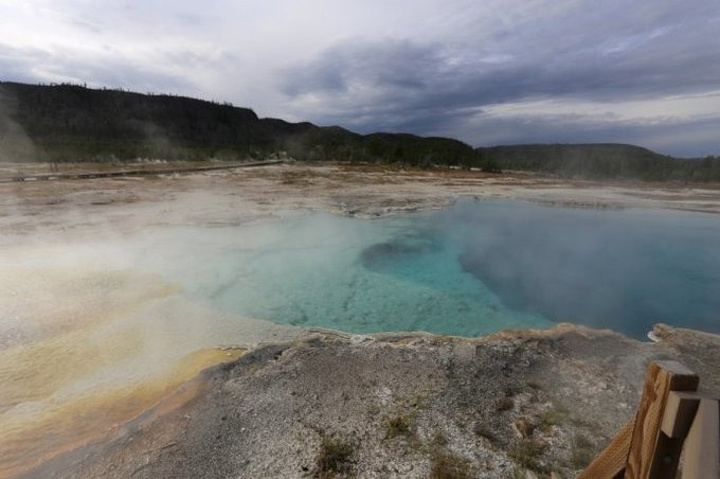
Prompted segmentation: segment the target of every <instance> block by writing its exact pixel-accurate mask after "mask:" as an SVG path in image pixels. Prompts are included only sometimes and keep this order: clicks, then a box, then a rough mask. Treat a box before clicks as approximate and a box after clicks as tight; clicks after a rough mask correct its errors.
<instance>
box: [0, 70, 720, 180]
mask: <svg viewBox="0 0 720 479" xmlns="http://www.w3.org/2000/svg"><path fill="white" fill-rule="evenodd" d="M281 151H284V152H286V153H287V154H288V155H289V156H291V157H293V158H296V159H300V160H311V161H349V162H378V163H401V164H406V165H413V166H421V167H432V166H436V165H440V166H450V165H454V166H461V167H465V168H472V167H475V168H480V169H482V170H484V171H490V172H500V171H503V170H522V171H533V172H539V173H542V174H546V175H554V176H563V177H578V178H600V179H638V180H658V181H666V180H680V181H710V180H712V181H720V158H714V157H708V158H706V159H703V160H683V159H677V158H671V157H669V156H664V155H660V154H657V153H654V152H652V151H650V150H647V149H644V148H641V147H638V146H632V145H616V144H587V145H513V146H495V147H488V148H477V149H473V148H472V147H470V146H469V145H467V144H465V143H463V142H461V141H458V140H454V139H450V138H424V137H419V136H416V135H410V134H398V133H373V134H369V135H359V134H357V133H353V132H351V131H348V130H346V129H344V128H341V127H338V126H331V127H319V126H316V125H313V124H312V123H307V122H303V123H289V122H286V121H284V120H280V119H274V118H263V119H261V118H258V116H257V115H256V114H255V112H254V111H252V110H251V109H248V108H239V107H235V106H233V105H230V104H227V103H224V104H220V103H216V102H208V101H203V100H197V99H193V98H187V97H181V96H172V95H146V94H140V93H133V92H127V91H122V90H108V89H100V90H98V89H90V88H86V87H84V86H80V85H69V84H61V85H27V84H22V83H12V82H0V161H108V160H131V159H136V158H163V159H179V160H190V159H192V160H204V159H210V158H215V159H221V160H238V159H251V158H262V157H266V156H267V155H270V154H273V153H278V152H281Z"/></svg>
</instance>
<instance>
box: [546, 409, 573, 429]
mask: <svg viewBox="0 0 720 479" xmlns="http://www.w3.org/2000/svg"><path fill="white" fill-rule="evenodd" d="M538 419H539V420H540V426H541V427H542V428H543V429H547V428H549V427H550V426H561V425H563V424H568V423H569V422H570V416H569V415H568V412H567V411H565V410H564V409H548V410H547V411H543V412H541V413H540V414H538Z"/></svg>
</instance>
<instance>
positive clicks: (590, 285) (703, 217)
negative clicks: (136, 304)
mask: <svg viewBox="0 0 720 479" xmlns="http://www.w3.org/2000/svg"><path fill="white" fill-rule="evenodd" d="M123 247H125V248H127V249H128V250H129V251H131V252H132V254H131V256H132V257H133V258H134V261H135V262H136V263H137V265H138V267H141V268H143V269H149V270H151V271H153V272H156V273H159V274H161V275H163V276H164V277H165V278H167V279H168V280H170V281H177V282H180V284H181V285H182V287H183V289H184V294H185V295H187V296H188V297H189V298H190V299H192V300H193V301H198V302H202V303H204V304H205V305H208V306H210V307H212V308H215V309H219V310H221V311H225V312H230V313H234V314H239V315H242V316H250V317H254V318H260V319H267V320H270V321H273V322H277V323H282V324H292V325H297V326H302V327H313V326H315V327H322V328H331V329H337V330H341V331H345V332H350V333H372V332H380V331H427V332H432V333H437V334H446V335H462V336H476V335H481V334H487V333H490V332H493V331H497V330H500V329H505V328H536V327H547V326H550V325H552V324H554V323H555V322H560V321H568V322H575V323H581V324H585V325H589V326H593V327H600V328H611V329H613V330H616V331H620V332H622V333H625V334H627V335H629V336H632V337H636V338H644V337H645V335H646V333H647V332H648V331H649V330H650V329H651V327H652V325H653V324H655V323H658V322H665V323H668V324H671V325H676V326H683V327H689V328H695V329H701V330H706V331H714V332H720V218H718V217H717V216H715V215H711V214H701V213H687V212H682V213H680V212H677V213H676V212H658V211H648V210H627V211H600V210H587V209H570V208H560V207H547V206H539V205H533V204H528V203H523V202H516V201H506V200H503V201H488V200H482V201H474V200H463V201H460V202H458V203H457V204H456V205H455V206H453V207H451V208H448V209H444V210H438V211H426V212H420V213H414V214H406V215H396V216H391V217H386V218H379V219H373V220H367V219H357V218H347V217H339V216H335V215H331V214H322V213H297V212H296V213H290V214H286V215H285V216H284V217H283V218H282V219H281V220H273V221H266V222H262V223H257V224H252V225H245V226H241V227H232V228H204V229H200V228H178V229H172V230H164V231H161V232H155V233H152V234H150V233H148V234H145V235H142V236H140V237H137V238H135V239H133V240H132V241H131V242H130V244H127V245H124V246H123Z"/></svg>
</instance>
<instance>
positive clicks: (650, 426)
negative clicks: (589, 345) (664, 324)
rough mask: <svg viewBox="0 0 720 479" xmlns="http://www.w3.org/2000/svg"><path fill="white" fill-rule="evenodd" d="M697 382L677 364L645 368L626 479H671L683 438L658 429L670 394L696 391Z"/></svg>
mask: <svg viewBox="0 0 720 479" xmlns="http://www.w3.org/2000/svg"><path fill="white" fill-rule="evenodd" d="M698 382H699V379H698V377H697V375H696V374H695V373H693V372H692V371H691V370H689V369H688V368H686V367H685V366H683V365H682V364H680V363H678V362H676V361H654V362H652V363H650V365H649V366H648V371H647V376H646V379H645V388H644V390H643V395H642V399H641V400H640V406H639V407H638V411H637V413H636V415H635V424H634V427H633V433H632V439H631V441H630V452H629V454H628V458H627V467H626V468H625V478H626V479H665V478H667V479H674V478H675V474H676V473H677V466H678V462H679V460H680V453H681V451H682V445H683V439H682V438H670V437H668V436H666V435H665V434H664V433H663V432H662V431H661V430H660V427H661V425H662V420H663V416H664V412H665V404H666V401H667V398H668V395H669V393H670V391H695V390H697V387H698Z"/></svg>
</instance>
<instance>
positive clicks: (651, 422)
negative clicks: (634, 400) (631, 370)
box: [578, 361, 720, 479]
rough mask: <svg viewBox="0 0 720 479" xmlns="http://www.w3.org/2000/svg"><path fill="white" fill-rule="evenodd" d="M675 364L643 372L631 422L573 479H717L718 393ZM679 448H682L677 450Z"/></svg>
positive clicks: (653, 366)
mask: <svg viewBox="0 0 720 479" xmlns="http://www.w3.org/2000/svg"><path fill="white" fill-rule="evenodd" d="M699 382H700V380H699V378H698V376H697V375H696V374H695V373H694V372H692V371H690V370H689V369H688V368H686V367H685V366H683V365H682V364H680V363H678V362H675V361H656V362H652V363H650V365H649V366H648V371H647V377H646V380H645V389H644V390H643V395H642V399H641V400H640V405H639V406H638V410H637V413H636V414H635V419H634V420H632V421H631V422H629V423H628V424H627V425H626V426H625V427H624V428H623V429H622V430H621V431H620V432H619V433H618V435H617V436H615V438H614V439H613V440H612V441H611V442H610V444H608V446H607V447H606V448H605V449H604V450H603V451H602V452H601V453H600V455H598V457H597V458H595V460H594V461H593V462H592V463H591V464H590V465H589V466H588V467H587V469H585V470H584V471H583V472H582V473H581V474H580V475H579V476H578V477H579V479H618V478H626V479H664V478H668V479H674V478H675V477H676V475H677V470H678V464H679V462H680V456H681V454H682V455H683V467H682V479H720V420H719V416H720V402H719V401H718V399H719V398H720V393H718V392H715V391H707V390H703V389H698V386H699ZM683 446H684V447H683Z"/></svg>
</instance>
